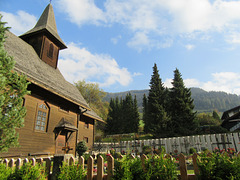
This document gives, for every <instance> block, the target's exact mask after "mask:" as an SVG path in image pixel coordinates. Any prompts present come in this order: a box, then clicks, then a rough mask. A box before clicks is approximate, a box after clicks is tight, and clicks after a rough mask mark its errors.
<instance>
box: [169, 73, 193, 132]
mask: <svg viewBox="0 0 240 180" xmlns="http://www.w3.org/2000/svg"><path fill="white" fill-rule="evenodd" d="M172 85H173V87H172V88H171V89H170V108H169V112H170V114H171V129H172V130H173V132H174V133H175V135H190V134H192V133H193V131H194V130H195V124H194V119H195V116H196V113H195V112H194V111H193V110H194V104H193V99H192V98H191V91H190V89H188V88H186V87H185V85H184V82H183V79H182V77H181V74H180V72H179V70H178V69H176V70H175V71H174V79H173V82H172Z"/></svg>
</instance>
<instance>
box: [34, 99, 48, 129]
mask: <svg viewBox="0 0 240 180" xmlns="http://www.w3.org/2000/svg"><path fill="white" fill-rule="evenodd" d="M48 112H49V108H48V107H47V105H46V104H45V103H42V104H38V108H37V119H36V125H35V129H36V130H38V131H46V127H47V120H48Z"/></svg>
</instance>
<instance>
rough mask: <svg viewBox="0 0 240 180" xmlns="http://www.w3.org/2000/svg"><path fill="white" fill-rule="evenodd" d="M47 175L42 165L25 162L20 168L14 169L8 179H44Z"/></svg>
mask: <svg viewBox="0 0 240 180" xmlns="http://www.w3.org/2000/svg"><path fill="white" fill-rule="evenodd" d="M46 177H47V175H46V173H45V171H44V167H43V166H41V165H39V164H36V165H35V166H33V165H32V164H31V163H25V164H24V165H23V166H22V167H21V168H20V169H15V171H14V172H13V173H12V174H10V176H9V178H8V179H17V180H21V179H22V180H27V179H37V180H45V179H46Z"/></svg>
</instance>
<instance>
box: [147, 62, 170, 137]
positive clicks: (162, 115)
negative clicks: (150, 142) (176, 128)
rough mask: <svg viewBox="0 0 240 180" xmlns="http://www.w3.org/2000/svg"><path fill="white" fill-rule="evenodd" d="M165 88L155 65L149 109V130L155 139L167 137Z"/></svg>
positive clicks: (149, 96)
mask: <svg viewBox="0 0 240 180" xmlns="http://www.w3.org/2000/svg"><path fill="white" fill-rule="evenodd" d="M164 95H165V88H164V87H163V83H162V80H161V78H160V76H159V73H158V69H157V65H156V64H154V67H153V75H152V77H151V81H150V90H149V95H148V103H147V104H148V108H147V110H148V111H147V115H148V117H147V121H146V124H147V129H148V131H149V132H150V133H152V134H153V135H154V136H155V137H160V136H165V135H164V134H166V130H167V122H168V117H167V113H166V111H165V96H164Z"/></svg>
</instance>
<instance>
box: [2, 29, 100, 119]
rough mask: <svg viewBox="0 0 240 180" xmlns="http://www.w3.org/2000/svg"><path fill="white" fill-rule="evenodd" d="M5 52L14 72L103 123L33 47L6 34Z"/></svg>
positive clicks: (59, 73)
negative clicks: (12, 61)
mask: <svg viewBox="0 0 240 180" xmlns="http://www.w3.org/2000/svg"><path fill="white" fill-rule="evenodd" d="M6 36H7V38H6V41H5V43H4V46H5V50H6V51H7V52H8V55H10V56H12V57H13V58H14V60H15V61H16V64H15V67H14V70H15V71H17V72H18V73H23V74H25V75H26V76H27V78H28V80H29V81H30V82H32V83H34V84H36V85H38V86H40V87H42V88H44V89H46V90H48V91H50V92H52V93H54V94H56V95H58V96H60V97H62V98H64V99H66V100H68V101H70V102H72V103H74V104H76V105H79V106H80V107H82V108H84V109H88V111H86V112H85V113H84V115H85V116H88V117H91V118H93V119H95V120H98V121H103V120H102V119H101V118H100V117H99V116H98V115H97V114H96V113H95V112H94V111H92V110H91V108H90V107H89V105H88V104H87V102H86V101H85V99H84V98H83V96H82V95H81V93H80V92H79V90H78V89H77V88H76V87H75V86H74V85H73V84H71V83H69V82H68V81H66V80H65V78H64V77H63V75H62V74H61V72H60V71H59V69H58V68H56V69H55V68H53V67H51V66H49V65H48V64H46V63H45V62H44V61H42V60H41V59H40V58H39V56H38V55H37V53H36V52H35V50H34V49H33V47H32V46H31V45H29V44H28V43H26V42H25V41H23V40H22V39H21V38H19V37H17V36H16V35H14V34H13V33H11V32H9V31H7V32H6Z"/></svg>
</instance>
